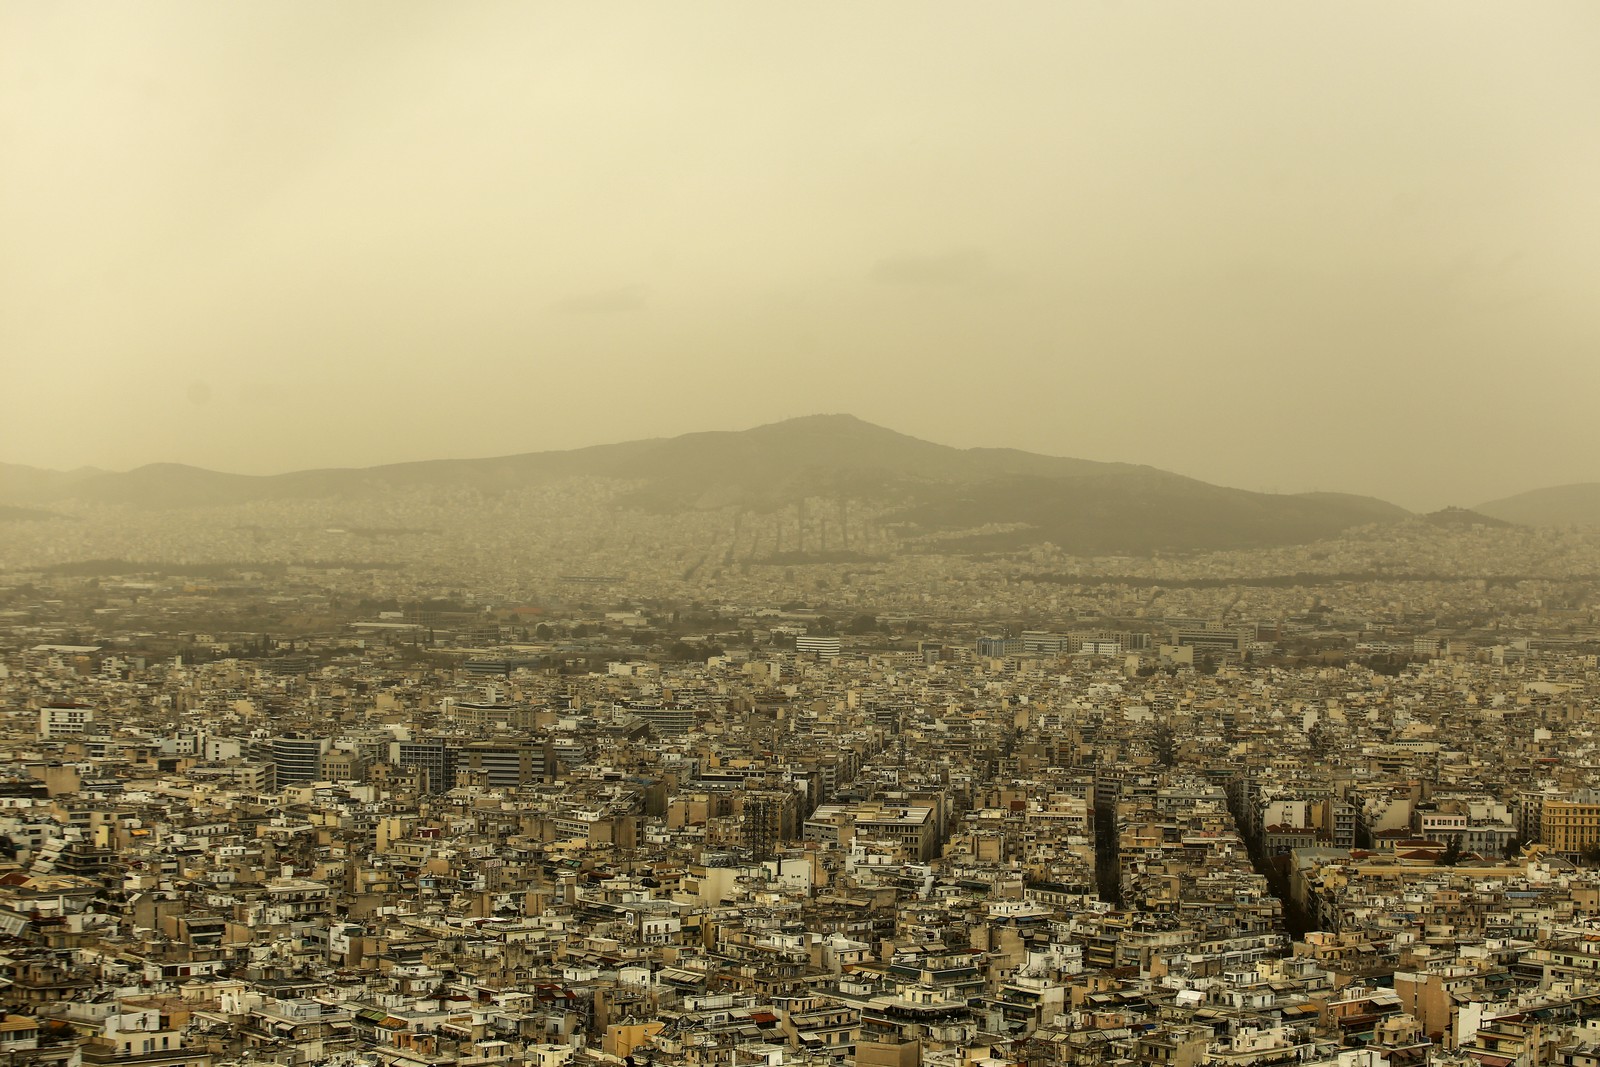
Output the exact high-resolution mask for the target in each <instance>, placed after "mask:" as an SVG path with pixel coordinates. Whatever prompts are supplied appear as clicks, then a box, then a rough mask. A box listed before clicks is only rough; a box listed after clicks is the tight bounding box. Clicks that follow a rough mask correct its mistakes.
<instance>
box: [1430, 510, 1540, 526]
mask: <svg viewBox="0 0 1600 1067" xmlns="http://www.w3.org/2000/svg"><path fill="white" fill-rule="evenodd" d="M1422 521H1423V522H1425V523H1427V524H1428V525H1430V526H1442V527H1444V528H1446V529H1453V530H1459V529H1463V528H1466V527H1470V526H1498V527H1505V526H1515V525H1517V524H1516V523H1514V522H1510V521H1508V520H1506V519H1497V518H1495V517H1494V516H1493V515H1485V514H1484V513H1483V512H1481V511H1477V510H1475V509H1472V508H1441V509H1440V510H1438V511H1431V512H1429V513H1428V514H1426V515H1424V516H1422Z"/></svg>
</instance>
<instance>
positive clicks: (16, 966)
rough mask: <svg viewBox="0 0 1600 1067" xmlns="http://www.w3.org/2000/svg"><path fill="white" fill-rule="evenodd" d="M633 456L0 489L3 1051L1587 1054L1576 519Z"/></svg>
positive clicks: (1598, 1001)
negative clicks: (685, 484)
mask: <svg viewBox="0 0 1600 1067" xmlns="http://www.w3.org/2000/svg"><path fill="white" fill-rule="evenodd" d="M617 491H618V490H617V488H616V487H615V486H607V485H604V484H601V483H593V482H579V483H575V484H567V485H563V486H561V487H557V488H545V489H541V490H537V491H533V490H530V491H529V492H528V493H526V494H523V495H521V496H518V495H516V494H507V495H504V496H501V497H497V498H492V499H471V500H466V499H445V500H441V501H437V502H435V504H434V506H433V510H431V511H430V510H429V507H428V506H427V505H426V504H425V503H424V502H421V501H408V502H407V509H406V510H407V511H408V513H409V515H410V517H411V519H410V521H411V522H412V523H413V525H412V526H409V527H405V528H401V527H399V526H397V525H395V524H394V521H393V519H392V518H391V519H390V520H388V524H387V525H380V524H381V523H382V522H383V516H381V515H376V514H368V513H363V512H362V511H361V507H360V506H358V505H353V504H352V503H351V502H349V501H341V502H330V501H323V502H315V501H310V502H308V501H292V502H278V503H275V504H272V505H258V506H252V510H250V511H249V512H248V516H249V517H250V519H251V521H248V522H240V521H230V522H221V521H219V517H220V516H221V514H222V513H221V512H206V511H203V510H201V511H191V512H172V511H151V510H140V509H138V508H135V507H131V506H129V507H114V506H104V505H97V506H84V507H78V508H75V509H74V508H71V507H68V508H66V509H65V511H63V513H62V514H61V515H58V516H56V517H55V518H52V519H44V520H41V519H27V520H22V521H14V522H10V523H8V524H7V525H6V536H5V538H4V545H5V550H4V556H5V558H4V560H3V561H0V562H3V566H4V567H5V570H4V572H3V575H0V635H3V637H0V640H3V642H4V644H3V654H4V658H3V661H0V662H3V668H0V700H3V704H0V715H3V718H0V721H3V723H4V726H5V735H4V744H5V745H6V746H7V748H8V749H9V751H10V757H11V758H10V761H9V770H8V772H7V775H6V778H5V779H4V781H3V783H0V796H3V801H0V803H3V816H0V850H3V853H0V854H3V857H4V858H3V860H0V929H3V933H4V936H5V943H4V946H3V954H0V963H3V968H4V969H3V977H4V979H5V984H4V986H3V988H0V1000H3V1002H4V1007H5V1011H6V1015H5V1019H4V1022H3V1023H0V1047H3V1048H4V1050H5V1052H6V1054H7V1055H8V1057H9V1058H10V1062H12V1063H13V1064H29V1065H32V1064H39V1065H63V1067H78V1065H80V1064H110V1063H129V1064H136V1065H139V1067H180V1065H187V1067H225V1065H234V1064H246V1063H261V1064H265V1063H274V1064H284V1065H291V1064H306V1065H322V1064H341V1065H355V1064H384V1065H395V1064H401V1065H416V1067H422V1065H430V1067H431V1065H439V1067H500V1065H507V1067H510V1065H523V1064H536V1065H538V1067H557V1065H560V1064H573V1065H590V1064H633V1065H639V1064H644V1063H650V1064H658V1065H661V1067H711V1065H717V1067H755V1065H762V1067H780V1065H786V1064H849V1063H857V1064H862V1065H870V1067H914V1065H918V1064H928V1065H940V1067H1001V1065H1016V1067H1055V1065H1065V1064H1075V1065H1076V1064H1091V1063H1093V1064H1098V1063H1130V1064H1135V1063H1136V1064H1149V1065H1178V1067H1189V1065H1194V1064H1202V1063H1216V1064H1237V1065H1255V1064H1263V1065H1264V1064H1280V1063H1299V1064H1340V1065H1352V1067H1354V1065H1368V1064H1380V1063H1390V1064H1410V1063H1434V1064H1459V1065H1465V1067H1477V1065H1483V1067H1507V1065H1510V1064H1517V1065H1530V1067H1531V1065H1537V1064H1555V1063H1562V1064H1585V1063H1592V1062H1595V1060H1596V1058H1597V1057H1600V977H1597V975H1596V972H1597V971H1600V948H1597V947H1596V946H1597V945H1600V792H1597V791H1596V786H1600V781H1597V780H1596V779H1597V775H1600V771H1597V770H1596V766H1597V759H1596V752H1597V747H1600V735H1597V732H1596V726H1597V724H1596V714H1595V708H1596V706H1597V700H1600V672H1597V669H1596V656H1597V653H1600V533H1596V532H1594V531H1593V530H1591V529H1589V528H1582V527H1569V528H1566V529H1559V530H1558V529H1548V528H1544V529H1536V528H1529V527H1519V526H1511V525H1509V524H1506V523H1504V522H1501V521H1497V520H1492V519H1489V518H1487V517H1485V516H1482V515H1478V514H1475V513H1472V512H1464V511H1456V512H1449V513H1441V514H1439V515H1434V516H1424V517H1416V518H1412V519H1409V520H1406V521H1404V522H1401V523H1399V524H1390V525H1385V526H1382V527H1377V526H1374V527H1370V528H1355V529H1352V530H1349V531H1346V532H1345V533H1344V534H1342V535H1341V536H1339V537H1337V538H1332V539H1327V540H1323V541H1317V542H1313V543H1311V544H1307V545H1300V546H1280V547H1270V548H1258V549H1238V550H1229V551H1220V552H1212V553H1202V554H1188V555H1183V556H1163V555H1159V554H1158V555H1152V556H1139V557H1135V556H1125V557H1106V556H1077V555H1073V554H1071V553H1068V552H1066V551H1064V550H1062V549H1059V548H1057V547H1055V546H1053V545H1049V544H1044V545H1033V546H1031V547H1027V548H1023V549H1019V550H1017V551H1013V552H1004V551H996V552H988V553H975V552H971V551H962V552H945V551H941V549H940V546H939V543H938V542H937V540H933V541H930V540H928V539H927V538H925V537H915V536H904V532H903V531H901V530H898V529H897V528H896V527H894V526H893V525H892V524H888V523H885V524H883V525H881V526H880V525H879V524H878V522H877V517H875V516H874V515H872V514H871V513H870V512H869V511H867V510H865V509H864V510H862V511H861V512H860V513H859V514H857V515H855V516H853V517H852V519H851V522H852V524H853V526H854V530H855V533H854V535H853V536H854V540H853V541H852V542H851V543H850V545H849V549H848V551H844V550H842V547H843V546H842V542H843V541H844V538H845V537H846V536H847V535H845V534H843V533H840V532H835V533H834V534H833V537H834V538H835V539H836V540H835V546H837V547H830V546H829V545H828V544H827V538H828V536H829V534H828V532H827V529H826V523H827V521H829V520H828V518H826V517H827V516H836V515H838V514H839V513H840V509H839V507H838V506H837V505H829V504H826V502H821V501H813V502H812V503H811V506H810V508H809V509H807V508H806V507H805V506H804V505H802V506H801V507H800V508H799V509H798V510H797V511H794V512H791V513H789V514H788V517H787V518H785V516H784V514H783V513H773V514H771V515H768V516H767V517H766V519H764V520H758V519H757V518H754V517H751V516H749V515H740V514H739V513H737V512H733V511H724V512H717V511H710V512H707V511H699V512H689V513H681V514H676V515H662V514H654V515H642V514H639V513H628V512H623V511H615V510H613V511H610V512H606V521H605V522H597V521H596V520H597V516H598V515H599V513H600V512H603V511H604V510H605V509H606V508H607V507H611V506H612V504H613V503H614V497H615V493H616V492H617ZM585 499H587V500H589V501H590V502H591V507H592V509H593V510H594V511H595V514H589V513H588V512H586V510H585V508H584V506H583V504H582V501H583V500H585ZM370 506H371V507H374V508H375V507H377V505H376V504H372V505H370ZM386 506H388V507H391V508H392V507H393V505H392V503H391V504H389V505H386ZM808 510H809V514H810V516H811V522H812V523H813V525H811V526H810V527H808V526H807V525H806V522H807V519H806V515H807V513H808ZM228 514H230V515H234V514H236V513H235V512H229V513H228ZM535 520H537V521H535ZM763 521H764V522H765V523H766V526H765V527H764V528H763V527H762V526H761V522H763ZM335 522H338V523H339V524H340V525H332V523H335ZM584 529H588V530H590V531H593V532H592V533H589V534H585V533H583V530H584ZM989 532H992V531H984V530H978V531H967V536H968V537H971V536H984V535H986V534H987V533H989ZM962 543H963V544H965V543H966V542H965V541H963V542H962ZM786 544H787V547H786ZM464 545H465V546H470V547H468V548H464V547H463V546H464ZM130 561H144V562H130Z"/></svg>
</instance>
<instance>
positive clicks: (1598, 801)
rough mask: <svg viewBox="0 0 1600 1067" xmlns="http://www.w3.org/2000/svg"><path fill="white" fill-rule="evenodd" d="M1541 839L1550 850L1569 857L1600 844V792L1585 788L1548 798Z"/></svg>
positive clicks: (1541, 827) (1541, 820)
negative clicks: (1563, 853)
mask: <svg viewBox="0 0 1600 1067" xmlns="http://www.w3.org/2000/svg"><path fill="white" fill-rule="evenodd" d="M1539 839H1540V840H1541V841H1542V842H1544V844H1545V846H1546V847H1547V848H1549V849H1550V851H1552V852H1565V853H1569V854H1571V853H1578V852H1582V851H1583V850H1584V849H1586V848H1588V847H1589V846H1590V845H1593V844H1596V843H1600V792H1597V791H1595V790H1592V789H1585V790H1581V791H1579V792H1576V793H1572V794H1570V795H1568V796H1564V797H1546V798H1545V801H1544V806H1543V810H1541V811H1540V813H1539Z"/></svg>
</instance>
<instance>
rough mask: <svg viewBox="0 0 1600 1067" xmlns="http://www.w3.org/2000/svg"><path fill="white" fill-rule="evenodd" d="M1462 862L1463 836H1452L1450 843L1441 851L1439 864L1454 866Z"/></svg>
mask: <svg viewBox="0 0 1600 1067" xmlns="http://www.w3.org/2000/svg"><path fill="white" fill-rule="evenodd" d="M1460 862H1461V838H1459V837H1452V838H1451V839H1450V842H1449V844H1447V845H1445V846H1444V851H1443V852H1441V853H1439V866H1441V867H1454V866H1455V865H1456V864H1458V863H1460Z"/></svg>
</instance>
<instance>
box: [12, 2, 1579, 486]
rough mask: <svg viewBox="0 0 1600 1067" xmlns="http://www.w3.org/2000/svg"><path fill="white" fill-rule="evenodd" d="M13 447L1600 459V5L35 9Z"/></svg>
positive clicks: (224, 460) (104, 454)
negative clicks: (852, 435)
mask: <svg viewBox="0 0 1600 1067" xmlns="http://www.w3.org/2000/svg"><path fill="white" fill-rule="evenodd" d="M0 390H3V392H0V395H3V396H4V398H5V404H4V418H3V420H0V460H3V461H8V462H17V463H28V464H33V465H36V466H47V467H57V468H66V467H75V466H78V465H84V464H90V465H95V466H100V467H106V468H114V469H126V468H130V467H134V466H138V465H140V464H143V463H147V462H152V461H157V460H177V461H182V462H188V463H194V464H198V465H201V466H207V467H212V468H216V469H222V470H232V471H247V472H270V471H280V470H287V469H294V468H301V467H308V466H331V465H368V464H374V463H381V462H388V461H395V460H405V459H423V458H436V457H442V456H471V455H495V454H504V453H510V452H522V451H534V450H541V449H547V448H565V447H574V446H579V445H585V444H592V443H599V442H606V441H617V440H627V439H632V438H638V437H647V436H661V435H671V434H677V433H683V432H688V431H692V430H701V429H735V428H742V427H746V426H752V425H756V424H759V423H763V422H770V421H774V420H777V419H780V418H785V417H788V416H794V415H803V414H810V413H816V412H851V413H853V414H856V415H859V416H861V417H862V418H865V419H868V420H870V421H873V422H878V423H881V424H883V425H886V426H889V427H891V428H894V429H897V430H901V431H904V432H906V433H911V434H914V435H916V436H919V437H924V438H928V439H930V440H935V441H940V442H944V443H948V444H955V445H1006V446H1014V447H1019V448H1026V449H1030V450H1034V451H1040V452H1049V453H1054V454H1060V455H1073V456H1082V457H1086V458H1093V459H1116V460H1127V461H1132V462H1141V463H1150V464H1154V465H1156V466H1160V467H1164V468H1167V469H1171V470H1177V471H1181V472H1183V473H1186V474H1192V475H1195V476H1197V477H1201V478H1204V479H1206V480H1208V481H1213V482H1219V483H1222V484H1228V485H1238V486H1243V487H1246V488H1255V489H1261V488H1268V489H1278V490H1281V491H1285V492H1287V491H1293V490H1302V489H1311V488H1321V489H1341V490H1349V491H1355V492H1367V493H1374V494H1377V495H1381V496H1384V497H1386V498H1388V499H1392V500H1394V501H1396V502H1398V503H1402V504H1405V505H1407V506H1411V507H1428V508H1432V507H1438V506H1441V505H1443V504H1446V503H1456V504H1472V503H1476V502H1478V501H1480V500H1484V499H1488V498H1490V497H1494V496H1499V495H1503V494H1506V493H1510V492H1514V491H1518V490H1521V489H1526V488H1532V487H1535V486H1538V485H1546V484H1555V483H1560V482H1568V481H1590V480H1600V418H1597V417H1596V408H1597V406H1600V4H1594V3H1592V2H1587V0H1586V2H1580V3H1571V4H1557V3H1535V4H1508V3H1503V2H1496V3H1476V2H1470V0H1448V2H1440V3H1398V4H1397V3H1393V2H1389V0H1385V2H1382V3H1359V2H1357V3H1350V2H1338V3H1334V2H1327V3H1321V4H1309V3H1284V2H1281V0H1273V2H1267V3H1178V2H1173V3H1162V4H1155V3H1151V4H1140V3H1088V2H1081V3H1074V2H1064V0H1051V2H1038V3H1030V2H1008V3H1002V4H983V3H976V2H968V3H960V4H947V3H930V2H926V0H919V2H916V3H875V2H867V3H863V2H855V0H852V2H849V3H842V2H841V3H811V2H807V3H794V2H786V3H752V2H750V0H739V2H727V3H710V2H706V3H700V2H685V3H642V2H641V3H636V4H612V3H569V4H559V5H551V4H539V3H511V4H505V3H493V2H474V3H467V4H456V3H449V4H447V3H443V2H440V3H426V4H423V3H405V2H396V0H381V2H373V3H338V2H330V3H322V2H309V0H308V2H298V3H296V2H289V0H272V2H270V3H251V2H238V0H233V2H228V3H216V2H214V0H197V2H181V3H171V2H169V3H163V2H159V0H156V2H146V3H138V4H108V3H96V4H87V3H85V4H76V3H65V2H62V3H41V2H35V0H28V2H12V0H0Z"/></svg>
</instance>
